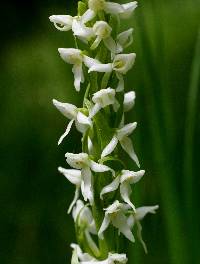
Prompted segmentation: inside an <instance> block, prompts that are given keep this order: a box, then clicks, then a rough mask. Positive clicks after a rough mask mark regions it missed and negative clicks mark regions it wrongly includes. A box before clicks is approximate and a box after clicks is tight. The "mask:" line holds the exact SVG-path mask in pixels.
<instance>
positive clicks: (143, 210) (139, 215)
mask: <svg viewBox="0 0 200 264" xmlns="http://www.w3.org/2000/svg"><path fill="white" fill-rule="evenodd" d="M158 208H159V206H158V205H154V206H143V207H139V208H137V209H136V219H137V220H138V221H140V220H142V219H143V218H144V217H145V216H146V215H147V214H148V213H150V214H155V213H156V210H157V209H158Z"/></svg>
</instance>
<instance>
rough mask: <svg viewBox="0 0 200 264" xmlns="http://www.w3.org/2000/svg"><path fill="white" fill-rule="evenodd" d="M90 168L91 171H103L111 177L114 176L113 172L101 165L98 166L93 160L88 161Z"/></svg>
mask: <svg viewBox="0 0 200 264" xmlns="http://www.w3.org/2000/svg"><path fill="white" fill-rule="evenodd" d="M90 168H91V170H92V171H94V172H105V171H111V172H112V174H113V176H114V175H115V172H114V170H113V169H111V168H110V167H108V166H106V165H103V164H99V163H96V162H94V161H93V160H91V161H90Z"/></svg>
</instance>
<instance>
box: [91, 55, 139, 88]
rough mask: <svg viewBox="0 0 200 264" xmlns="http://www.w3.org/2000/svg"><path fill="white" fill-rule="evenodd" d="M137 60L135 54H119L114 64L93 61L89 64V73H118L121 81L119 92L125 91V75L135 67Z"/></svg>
mask: <svg viewBox="0 0 200 264" xmlns="http://www.w3.org/2000/svg"><path fill="white" fill-rule="evenodd" d="M135 58H136V54H135V53H130V54H117V55H116V56H115V57H114V60H113V62H112V63H106V64H103V63H101V62H99V61H96V62H95V61H93V62H92V63H90V64H88V66H89V72H93V71H94V72H112V71H114V72H115V73H116V76H117V78H118V79H119V84H118V87H117V89H116V90H117V92H121V91H123V90H124V79H123V75H124V74H126V73H127V72H128V71H129V70H130V69H131V68H132V67H133V65H134V62H135Z"/></svg>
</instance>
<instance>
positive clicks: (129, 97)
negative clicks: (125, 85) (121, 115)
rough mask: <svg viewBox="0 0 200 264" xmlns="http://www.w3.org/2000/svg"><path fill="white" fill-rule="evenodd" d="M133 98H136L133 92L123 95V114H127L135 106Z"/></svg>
mask: <svg viewBox="0 0 200 264" xmlns="http://www.w3.org/2000/svg"><path fill="white" fill-rule="evenodd" d="M135 98H136V95H135V92H134V91H131V92H128V93H125V95H124V112H128V111H130V110H131V109H132V108H133V106H134V105H135Z"/></svg>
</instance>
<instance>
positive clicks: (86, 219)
mask: <svg viewBox="0 0 200 264" xmlns="http://www.w3.org/2000/svg"><path fill="white" fill-rule="evenodd" d="M136 7H137V2H136V1H134V2H130V3H127V4H122V5H121V4H118V3H114V2H109V1H106V0H88V1H87V0H84V1H82V2H81V1H80V2H79V4H78V14H77V16H75V17H72V16H70V15H53V16H51V17H50V21H51V22H53V24H54V25H55V27H56V28H57V29H58V30H60V31H69V30H72V32H73V35H74V37H75V38H78V39H79V40H81V41H83V42H84V43H85V44H86V46H87V48H86V50H81V49H80V48H79V47H77V46H76V48H59V49H58V51H59V53H60V56H61V58H62V59H63V60H64V61H65V62H66V63H69V64H71V65H72V72H73V74H74V87H75V89H76V91H77V92H79V91H80V90H84V92H85V96H84V98H83V105H82V106H78V107H77V106H75V105H73V104H71V103H63V102H59V101H57V100H55V99H54V100H53V104H54V105H55V107H56V108H57V109H58V110H59V111H60V112H61V113H62V114H63V115H64V116H65V117H66V118H67V119H69V120H70V121H69V123H68V126H67V128H66V131H65V133H64V134H63V135H62V136H61V138H60V140H59V142H58V143H59V144H60V143H61V142H62V140H63V139H64V138H65V137H66V136H67V135H68V134H69V132H70V130H71V127H72V125H73V123H74V124H75V127H76V129H77V130H78V131H79V132H80V133H81V134H82V152H81V153H78V154H76V153H69V152H67V153H66V154H65V157H66V162H67V163H68V165H70V166H71V167H72V168H71V169H65V168H62V167H59V168H58V170H59V172H60V173H62V174H63V175H64V176H65V177H66V178H67V179H68V180H69V181H70V182H71V183H72V184H74V185H75V196H74V199H73V201H72V203H71V205H70V208H69V210H68V212H69V213H70V212H71V211H72V215H73V218H74V222H75V230H76V236H77V242H78V245H76V244H72V248H73V255H72V261H71V263H72V264H78V263H80V264H90V263H101V264H114V263H122V264H123V263H126V262H127V260H128V258H127V256H126V254H121V252H123V251H124V250H125V249H124V248H123V247H122V243H121V240H122V239H123V237H125V238H127V239H128V240H130V241H132V242H134V241H135V238H134V235H133V230H132V229H133V226H134V225H135V224H136V226H137V227H138V237H139V240H140V241H141V242H142V244H143V246H144V248H145V250H146V247H145V244H144V242H143V240H142V237H141V225H140V221H141V220H142V219H143V217H144V216H145V215H146V214H147V213H154V212H155V210H156V209H157V208H158V206H147V207H140V208H137V209H136V206H135V204H134V202H133V201H132V199H131V193H132V189H131V185H133V184H136V183H137V182H138V181H139V180H140V179H141V178H142V177H143V175H144V173H145V171H144V170H139V171H131V170H130V168H128V166H127V164H126V162H125V161H126V160H127V159H129V158H131V159H132V160H133V161H134V162H135V163H136V165H137V166H138V167H140V164H139V160H138V157H137V155H136V153H135V151H134V148H133V143H132V140H131V138H130V135H131V134H132V133H133V131H134V130H135V129H136V127H137V123H136V122H132V123H128V124H125V122H126V113H127V112H128V111H130V110H131V109H132V108H133V106H134V104H135V92H134V91H129V92H126V93H125V90H126V89H125V84H124V75H126V74H127V72H128V71H130V70H131V69H132V67H133V65H134V62H135V58H136V54H135V53H133V52H131V53H130V54H127V53H125V49H126V48H127V47H128V46H130V45H131V44H132V41H133V37H132V33H133V29H132V28H130V29H128V30H126V31H123V32H118V31H119V29H118V26H119V21H120V19H123V18H127V17H129V16H130V15H131V14H132V12H133V11H134V10H135V8H136ZM114 21H116V23H115V22H114ZM76 45H77V42H76ZM85 68H86V70H85ZM86 74H87V76H84V75H86ZM80 145H81V142H80ZM122 156H123V157H124V158H123V159H122ZM81 196H82V198H83V199H82V200H84V202H83V201H82V200H80V199H81ZM119 253H120V254H119Z"/></svg>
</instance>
